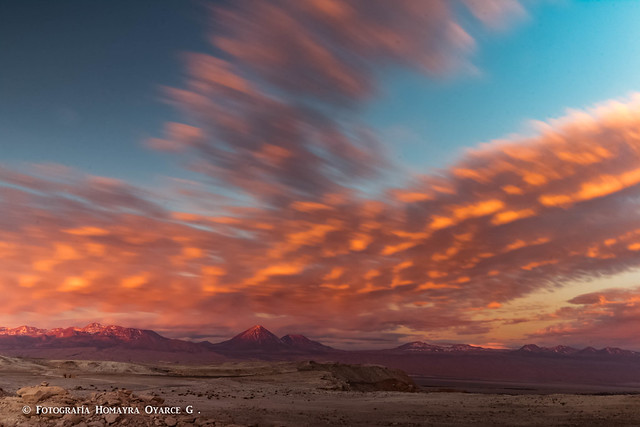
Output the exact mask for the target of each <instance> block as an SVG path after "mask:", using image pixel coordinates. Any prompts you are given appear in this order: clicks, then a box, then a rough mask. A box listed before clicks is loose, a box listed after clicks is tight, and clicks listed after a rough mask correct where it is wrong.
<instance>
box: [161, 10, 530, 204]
mask: <svg viewBox="0 0 640 427" xmlns="http://www.w3.org/2000/svg"><path fill="white" fill-rule="evenodd" d="M464 6H466V7H467V8H469V10H470V11H472V12H473V15H475V16H477V17H478V18H479V19H480V20H481V21H482V22H485V23H487V24H488V25H491V24H492V23H494V22H497V21H503V20H508V19H510V17H511V16H512V15H513V14H516V15H517V14H518V12H519V11H521V8H520V7H519V5H518V3H517V2H515V1H510V2H506V3H504V7H501V6H498V5H496V4H493V5H491V6H490V7H487V6H481V5H479V4H478V3H477V2H473V1H467V2H450V1H443V0H435V1H429V2H415V1H405V0H400V1H395V2H393V5H391V4H390V3H388V2H385V1H378V0H376V1H362V0H352V1H337V0H328V1H327V0H324V1H305V2H298V1H291V0H280V1H274V2H262V1H244V2H236V3H234V4H233V5H231V6H229V7H226V8H224V7H212V8H211V14H212V16H213V22H212V24H213V25H212V30H211V35H210V41H211V46H212V48H213V49H214V50H215V52H216V56H213V55H207V54H202V53H198V54H196V53H193V54H188V55H186V61H187V64H188V67H187V70H188V79H187V82H186V87H185V88H180V89H178V88H168V89H167V90H166V93H167V96H168V98H169V99H170V100H171V102H173V103H175V104H177V105H178V106H179V107H180V108H181V109H182V110H183V111H185V113H186V116H187V117H188V118H189V120H190V125H184V124H178V123H169V124H168V125H167V128H166V132H165V136H164V137H162V138H155V139H151V140H150V141H148V144H149V145H150V146H151V147H153V148H156V149H160V150H167V151H186V152H188V153H190V155H191V156H192V158H193V159H197V161H195V160H194V164H193V166H192V167H193V168H194V169H195V170H197V171H198V172H201V173H203V174H204V175H206V176H208V177H210V178H212V179H213V180H214V181H215V182H217V183H218V184H220V185H223V186H226V187H229V186H230V187H233V188H235V189H238V190H240V191H242V192H243V193H245V194H246V195H248V196H250V197H251V198H254V199H258V200H259V201H260V202H262V203H269V204H275V205H282V204H288V203H289V202H290V201H292V200H298V199H300V198H302V199H307V200H315V199H318V198H322V197H323V196H324V195H326V194H327V193H333V192H337V191H345V190H348V189H351V190H353V189H354V187H357V186H358V185H363V184H366V185H368V186H373V185H374V184H373V182H374V181H375V180H376V179H380V178H381V176H382V175H383V171H384V170H387V169H388V168H389V167H390V166H391V165H390V164H389V161H388V160H387V159H388V156H387V155H386V152H385V150H384V149H383V147H382V145H381V143H380V142H379V141H378V140H377V139H376V138H375V136H374V135H373V134H372V133H371V132H370V131H369V130H368V129H367V128H366V127H365V126H363V124H362V123H359V121H358V119H357V116H356V114H354V113H355V112H356V111H357V108H358V107H360V106H361V105H362V104H363V103H364V102H366V101H369V100H371V99H372V98H373V96H374V95H375V94H376V92H377V91H378V88H377V84H376V81H377V79H378V78H379V75H380V74H381V73H382V72H384V71H385V70H387V69H389V68H398V67H403V68H412V69H415V70H418V71H420V72H423V73H425V74H427V75H430V76H439V77H444V76H445V75H446V74H450V73H451V72H453V71H456V70H460V69H463V68H464V67H465V66H468V64H467V62H466V59H465V56H466V55H467V54H468V53H469V51H471V50H472V49H473V47H474V41H473V38H472V37H471V36H470V35H469V34H468V33H467V32H466V31H465V30H464V29H463V28H462V27H461V26H460V24H459V23H458V16H457V14H456V11H455V9H456V8H459V7H464ZM379 185H380V183H379V182H378V186H379Z"/></svg>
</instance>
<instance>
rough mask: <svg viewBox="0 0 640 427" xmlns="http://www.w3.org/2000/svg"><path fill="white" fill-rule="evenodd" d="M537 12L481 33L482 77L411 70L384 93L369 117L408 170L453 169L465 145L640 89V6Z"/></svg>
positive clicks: (537, 8)
mask: <svg viewBox="0 0 640 427" xmlns="http://www.w3.org/2000/svg"><path fill="white" fill-rule="evenodd" d="M530 6H531V7H530V8H529V9H528V13H529V16H528V17H527V18H525V19H522V20H521V21H520V22H518V23H516V24H513V25H511V26H510V28H508V29H505V30H502V31H494V32H490V33H487V32H486V31H485V32H482V33H479V34H473V33H472V34H473V35H474V36H475V38H476V42H477V46H476V49H475V52H474V54H473V55H472V56H471V62H472V63H473V64H474V65H475V66H476V67H477V68H478V70H479V73H478V74H466V75H465V74H462V75H456V76H453V77H449V78H447V79H443V80H435V81H434V80H429V79H425V78H424V76H422V75H420V74H417V73H410V72H406V71H405V72H395V73H389V74H388V75H387V76H385V82H384V84H383V85H382V87H384V94H382V97H381V98H380V99H379V100H378V102H375V103H372V104H370V105H369V106H368V108H367V110H366V113H365V117H367V118H368V120H369V122H370V123H372V124H373V125H374V126H375V127H376V128H378V129H379V130H380V132H381V133H382V134H383V135H389V134H390V135H391V138H394V137H395V139H396V141H395V143H394V144H393V146H394V147H395V148H396V150H398V151H399V153H398V155H399V156H400V157H401V161H402V162H403V163H406V164H410V165H411V166H412V167H413V168H414V169H415V170H417V171H419V172H425V167H436V168H438V167H444V166H445V165H447V164H450V163H451V162H453V161H454V160H455V158H456V154H459V150H461V149H463V148H464V147H471V146H474V145H476V144H477V143H480V142H487V141H490V140H492V139H496V138H501V137H505V136H508V135H509V134H512V133H527V131H528V130H530V129H529V127H528V122H529V120H547V119H549V118H554V117H559V116H562V115H564V113H565V111H566V109H567V108H574V109H581V108H585V107H589V106H592V105H593V104H595V103H598V102H602V101H603V100H607V99H611V98H623V97H626V96H627V95H628V94H629V93H631V92H633V91H635V90H637V89H638V88H640V74H639V73H638V72H637V70H638V69H639V68H640V42H638V40H640V26H638V22H640V3H638V2H626V1H601V2H588V1H583V2H567V1H563V2H540V4H533V2H532V3H530ZM398 135H400V138H398V137H397V136H398ZM402 136H406V140H402ZM391 138H390V139H391Z"/></svg>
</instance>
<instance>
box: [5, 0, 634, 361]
mask: <svg viewBox="0 0 640 427" xmlns="http://www.w3.org/2000/svg"><path fill="white" fill-rule="evenodd" d="M391 5H392V3H391V2H386V1H381V0H375V1H372V0H351V1H346V0H308V1H305V2H299V1H294V0H278V1H276V0H274V1H269V2H265V1H251V0H241V1H237V2H229V1H178V0H172V1H169V0H161V1H158V0H153V1H152V0H148V1H147V0H141V1H136V2H126V1H119V0H118V1H92V2H86V1H81V0H68V1H59V2H51V1H44V0H43V1H35V0H26V1H22V2H4V3H2V4H0V58H2V67H0V212H2V215H0V267H1V268H0V291H2V293H3V295H4V297H3V298H2V300H1V301H0V324H1V325H3V326H8V327H16V326H19V325H24V324H27V325H32V326H37V327H41V328H50V327H61V326H82V325H84V324H87V323H90V322H94V321H98V322H101V323H113V324H119V325H123V326H131V327H139V328H149V329H154V330H156V331H158V332H160V333H162V334H164V335H167V336H171V337H178V338H187V339H195V340H198V339H210V340H217V339H219V340H221V339H226V338H228V337H230V336H232V335H234V334H235V333H237V332H240V331H242V330H244V329H246V328H248V327H249V326H251V325H253V324H262V325H264V326H265V327H267V328H268V329H270V330H272V331H274V332H276V333H280V334H286V333H303V334H305V335H307V336H309V337H311V338H314V339H317V340H320V341H322V342H324V343H326V344H329V345H333V346H336V347H339V348H388V347H392V346H395V345H399V344H402V343H405V342H408V341H415V340H421V341H427V342H433V343H454V342H459V343H469V344H475V345H483V346H491V347H497V348H499V347H517V346H520V345H522V344H525V343H537V344H540V345H556V344H564V345H574V346H587V345H590V346H594V347H598V348H600V347H604V346H618V347H623V348H628V349H634V350H640V337H638V335H637V334H636V333H635V330H636V329H637V327H636V326H637V324H638V321H640V271H639V270H638V268H639V267H640V215H639V210H638V208H639V206H638V201H639V200H640V199H639V196H640V94H638V93H637V92H636V91H638V90H639V88H640V75H638V73H637V72H636V70H637V69H638V68H639V66H640V42H638V40H640V29H639V28H638V26H637V22H638V20H639V19H640V4H639V3H637V2H627V1H611V2H579V1H568V0H567V1H560V0H558V1H552V0H548V1H538V2H533V1H525V0H522V1H516V0H483V1H479V0H459V1H444V0H432V1H429V2H422V1H417V0H398V1H395V2H393V6H391Z"/></svg>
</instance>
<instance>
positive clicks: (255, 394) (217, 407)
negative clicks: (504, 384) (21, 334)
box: [0, 359, 640, 427]
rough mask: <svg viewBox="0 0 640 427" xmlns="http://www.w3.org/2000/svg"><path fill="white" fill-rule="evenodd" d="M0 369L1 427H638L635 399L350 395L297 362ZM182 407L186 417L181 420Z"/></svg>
mask: <svg viewBox="0 0 640 427" xmlns="http://www.w3.org/2000/svg"><path fill="white" fill-rule="evenodd" d="M4 362H5V363H4V366H2V365H0V370H2V371H1V372H0V387H1V388H2V389H3V391H4V395H3V396H2V397H0V425H3V426H14V425H15V426H17V425H24V426H41V425H44V426H46V425H52V426H72V425H76V426H82V427H84V426H87V427H91V426H93V427H100V426H102V427H105V426H108V425H114V426H117V425H128V426H143V425H151V426H166V425H168V426H187V425H209V426H228V425H244V426H250V425H253V426H340V425H344V426H390V425H398V426H422V425H425V426H463V425H464V426H468V425H496V426H550V425H558V426H612V425H615V426H624V425H640V411H639V410H638V408H640V395H625V394H620V395H578V394H547V395H537V394H524V395H506V394H475V393H460V392H448V391H447V390H441V391H438V392H436V391H432V392H413V393H410V392H397V391H370V392H363V391H353V390H349V389H350V388H351V387H349V384H347V382H345V376H344V375H343V374H344V372H342V371H340V370H337V371H336V370H334V369H333V367H331V369H329V368H327V369H325V368H324V367H323V368H322V369H309V366H308V365H304V364H302V365H301V364H299V363H264V362H254V363H251V362H247V363H227V364H224V365H217V366H213V365H212V366H200V367H194V366H191V367H179V366H173V367H166V366H161V367H153V366H149V365H134V364H127V363H118V362H55V361H37V360H36V361H24V360H20V359H10V360H9V359H5V360H4ZM343 368H344V366H342V367H341V369H343ZM369 374H371V373H370V372H369V373H368V372H367V371H366V370H364V371H359V373H358V375H362V376H366V375H369ZM376 375H380V373H379V372H378V374H376ZM374 377H375V375H374V376H373V377H372V378H373V380H376V378H377V377H375V378H374ZM43 381H46V382H47V383H48V384H47V385H42V386H40V387H36V388H34V389H29V390H30V392H25V391H24V390H23V391H21V394H22V397H20V396H18V395H16V392H17V391H18V390H19V389H20V388H22V387H25V386H38V385H39V384H41V383H42V382H43ZM56 386H58V387H61V389H58V388H56ZM45 389H47V390H57V391H58V392H59V391H60V390H63V391H62V392H59V393H58V394H56V393H57V392H54V395H53V396H50V397H47V398H43V399H42V400H40V401H38V402H37V403H36V402H34V401H33V399H32V398H33V396H39V395H38V394H37V393H38V392H37V390H45ZM65 390H66V392H65ZM29 393H31V394H29ZM29 399H32V400H29ZM35 399H38V397H36V398H35ZM25 405H28V406H29V407H30V408H33V410H32V412H31V413H30V414H28V415H24V414H23V413H22V409H23V408H24V407H25ZM37 405H40V406H42V407H64V406H69V407H71V406H76V407H77V406H87V407H88V408H89V410H90V411H91V412H92V413H91V414H89V415H87V414H84V415H65V416H60V415H55V414H54V415H49V416H42V415H36V414H35V413H34V412H33V411H35V408H36V406H37ZM96 405H98V406H109V407H118V406H130V407H133V406H137V407H139V408H140V409H141V412H142V413H141V414H139V415H138V414H130V415H112V416H107V415H101V414H95V413H94V412H95V406H96ZM146 406H151V407H161V408H167V407H178V408H180V411H181V413H180V414H155V415H153V414H151V415H148V414H145V413H144V411H143V410H142V408H144V407H146ZM188 406H192V407H193V412H194V413H193V414H187V413H185V410H186V408H187V407H188Z"/></svg>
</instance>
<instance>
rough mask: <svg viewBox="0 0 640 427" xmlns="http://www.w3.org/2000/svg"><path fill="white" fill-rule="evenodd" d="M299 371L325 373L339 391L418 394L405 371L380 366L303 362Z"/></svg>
mask: <svg viewBox="0 0 640 427" xmlns="http://www.w3.org/2000/svg"><path fill="white" fill-rule="evenodd" d="M298 370H299V371H325V372H327V373H329V374H330V375H331V376H332V377H333V379H334V381H335V385H336V387H335V388H337V389H341V390H346V391H347V390H354V391H404V392H417V391H418V390H419V388H418V386H417V385H416V384H415V383H414V382H413V380H412V379H411V378H410V377H409V376H408V375H407V374H406V373H405V372H403V371H401V370H399V369H389V368H386V367H384V366H379V365H347V364H343V363H316V362H313V361H309V362H302V363H300V364H299V365H298Z"/></svg>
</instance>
